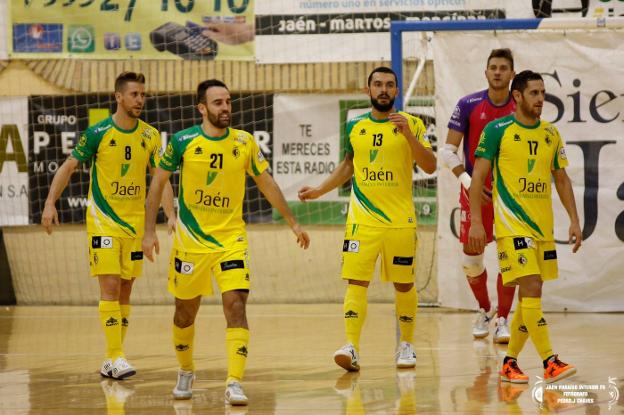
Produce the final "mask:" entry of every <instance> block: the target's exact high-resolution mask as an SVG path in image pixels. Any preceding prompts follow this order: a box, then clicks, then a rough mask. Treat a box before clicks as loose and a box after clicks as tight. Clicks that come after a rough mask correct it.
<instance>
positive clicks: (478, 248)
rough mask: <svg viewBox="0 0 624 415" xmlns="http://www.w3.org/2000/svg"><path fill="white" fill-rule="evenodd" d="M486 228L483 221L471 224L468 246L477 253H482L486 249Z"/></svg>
mask: <svg viewBox="0 0 624 415" xmlns="http://www.w3.org/2000/svg"><path fill="white" fill-rule="evenodd" d="M485 241H486V235H485V229H484V228H483V224H482V223H478V224H474V223H471V224H470V231H468V248H469V249H470V252H474V253H476V254H482V253H483V251H484V250H485Z"/></svg>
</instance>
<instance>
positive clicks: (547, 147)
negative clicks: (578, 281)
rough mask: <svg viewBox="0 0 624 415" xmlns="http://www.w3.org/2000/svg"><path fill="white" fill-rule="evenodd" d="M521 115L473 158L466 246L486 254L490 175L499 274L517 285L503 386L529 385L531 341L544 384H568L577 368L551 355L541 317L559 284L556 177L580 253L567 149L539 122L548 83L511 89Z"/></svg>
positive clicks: (518, 80)
mask: <svg viewBox="0 0 624 415" xmlns="http://www.w3.org/2000/svg"><path fill="white" fill-rule="evenodd" d="M511 93H512V95H513V98H514V100H515V101H516V111H515V113H514V114H512V115H509V116H507V117H503V118H499V119H498V120H495V121H492V122H491V123H489V124H488V125H487V126H486V127H485V129H484V130H483V133H482V135H481V139H480V141H479V145H478V146H477V149H476V151H475V157H476V163H475V167H474V173H473V176H472V184H471V186H470V211H471V212H472V218H471V228H470V232H469V244H470V246H471V248H473V249H474V251H475V252H483V249H484V246H485V242H486V235H485V231H484V228H483V222H482V217H481V191H482V190H483V184H484V181H485V178H486V177H487V175H488V172H489V170H490V168H492V170H493V178H494V186H493V201H494V215H495V216H494V218H495V219H494V224H495V231H496V244H497V247H498V259H499V266H500V272H501V274H502V277H503V283H504V284H505V285H508V286H509V285H518V286H519V291H518V307H517V309H516V312H515V313H514V316H513V320H512V322H511V338H510V340H509V346H508V349H507V356H506V357H505V359H504V361H503V367H502V369H501V373H500V375H501V380H502V381H504V382H512V383H527V382H528V376H526V375H525V374H524V373H523V372H522V371H521V370H520V368H519V367H518V363H517V361H516V359H517V358H518V354H519V353H520V351H521V350H522V348H523V346H524V344H525V343H526V341H527V340H528V339H529V337H530V338H531V341H532V342H533V344H534V346H535V348H536V349H537V352H538V353H539V355H540V357H541V358H542V360H543V366H544V381H545V382H547V383H550V382H554V381H557V380H559V379H563V378H565V377H567V376H570V375H573V374H574V373H576V368H575V367H574V366H572V365H569V364H567V363H563V362H562V361H561V360H559V358H558V357H557V355H556V354H554V353H553V350H552V346H551V343H550V338H549V333H548V331H549V330H548V325H547V323H546V320H545V319H544V315H543V313H542V303H541V297H542V284H543V282H544V281H546V280H553V279H556V278H557V277H558V269H557V251H556V249H555V242H554V235H553V210H552V198H551V193H552V189H551V186H552V185H551V178H552V179H554V184H555V188H556V189H557V193H558V194H559V199H560V200H561V203H562V204H563V206H564V207H565V209H566V211H567V213H568V216H569V217H570V228H569V242H570V243H574V247H573V248H572V252H576V251H577V250H578V249H579V247H580V246H581V228H580V225H579V218H578V213H577V211H576V202H575V200H574V193H573V192H572V184H571V182H570V178H569V177H568V175H567V173H566V171H565V167H566V166H567V165H568V160H567V158H566V154H565V149H564V143H563V140H562V139H561V137H560V136H559V132H558V131H557V128H556V127H555V126H554V125H552V124H550V123H548V122H547V121H544V120H540V116H541V114H542V106H543V104H544V97H545V89H544V81H543V79H542V77H541V75H540V74H538V73H535V72H532V71H523V72H520V73H519V74H518V75H516V76H515V78H514V80H513V82H512V83H511Z"/></svg>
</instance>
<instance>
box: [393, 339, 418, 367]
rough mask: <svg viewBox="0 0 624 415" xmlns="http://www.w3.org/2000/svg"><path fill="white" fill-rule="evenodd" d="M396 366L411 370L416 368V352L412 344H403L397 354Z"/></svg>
mask: <svg viewBox="0 0 624 415" xmlns="http://www.w3.org/2000/svg"><path fill="white" fill-rule="evenodd" d="M396 366H397V367H399V368H410V367H414V366H416V352H414V347H412V344H411V343H408V342H401V344H399V347H398V349H397V352H396Z"/></svg>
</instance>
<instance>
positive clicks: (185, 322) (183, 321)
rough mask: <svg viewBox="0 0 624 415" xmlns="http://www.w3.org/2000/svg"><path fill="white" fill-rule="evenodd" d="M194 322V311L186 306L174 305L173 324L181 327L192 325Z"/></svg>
mask: <svg viewBox="0 0 624 415" xmlns="http://www.w3.org/2000/svg"><path fill="white" fill-rule="evenodd" d="M194 322H195V313H194V312H193V311H192V310H190V309H187V308H179V307H176V311H175V314H174V315H173V324H175V325H176V326H177V327H179V328H181V329H183V328H186V327H189V326H192V325H193V323H194Z"/></svg>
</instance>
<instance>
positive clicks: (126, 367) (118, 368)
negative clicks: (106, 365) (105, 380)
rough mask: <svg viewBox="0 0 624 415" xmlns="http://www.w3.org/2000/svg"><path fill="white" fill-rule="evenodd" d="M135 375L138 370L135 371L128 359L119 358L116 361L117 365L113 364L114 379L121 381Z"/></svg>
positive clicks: (112, 375)
mask: <svg viewBox="0 0 624 415" xmlns="http://www.w3.org/2000/svg"><path fill="white" fill-rule="evenodd" d="M135 373H136V370H134V368H133V367H132V365H130V363H128V361H127V360H126V359H124V358H123V357H118V358H117V360H115V363H113V372H112V374H111V377H112V378H113V379H118V380H121V379H125V378H128V377H130V376H132V375H134V374H135Z"/></svg>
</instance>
